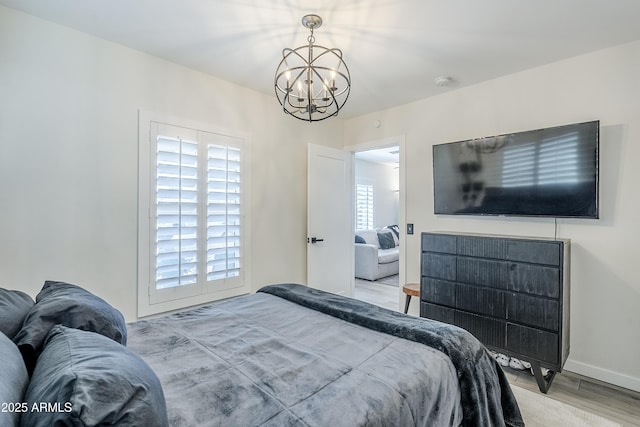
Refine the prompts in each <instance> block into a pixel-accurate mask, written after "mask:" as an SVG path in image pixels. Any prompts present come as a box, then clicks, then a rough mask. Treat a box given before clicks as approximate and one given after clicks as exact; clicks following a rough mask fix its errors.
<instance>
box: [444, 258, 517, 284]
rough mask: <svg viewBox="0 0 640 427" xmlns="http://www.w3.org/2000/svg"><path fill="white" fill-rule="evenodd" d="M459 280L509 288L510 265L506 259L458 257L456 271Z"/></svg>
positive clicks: (466, 282)
mask: <svg viewBox="0 0 640 427" xmlns="http://www.w3.org/2000/svg"><path fill="white" fill-rule="evenodd" d="M456 277H457V281H458V282H462V283H465V284H469V285H480V286H487V287H490V288H497V289H507V287H508V284H509V265H508V264H507V263H506V262H504V261H500V262H499V261H494V260H488V259H478V258H468V257H462V256H461V257H458V265H457V271H456Z"/></svg>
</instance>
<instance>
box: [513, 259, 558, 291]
mask: <svg viewBox="0 0 640 427" xmlns="http://www.w3.org/2000/svg"><path fill="white" fill-rule="evenodd" d="M508 276H509V279H508V280H509V290H512V291H518V292H523V293H527V294H535V295H541V296H545V297H549V298H558V297H559V296H560V283H561V281H562V277H561V276H560V269H558V268H556V267H544V266H541V265H531V264H520V263H510V264H509V274H508Z"/></svg>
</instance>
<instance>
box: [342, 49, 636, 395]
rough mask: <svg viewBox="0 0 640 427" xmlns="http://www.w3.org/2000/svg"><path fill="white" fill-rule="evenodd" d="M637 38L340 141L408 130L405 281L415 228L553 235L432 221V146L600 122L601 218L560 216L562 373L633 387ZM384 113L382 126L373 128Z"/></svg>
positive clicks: (363, 122) (414, 108)
mask: <svg viewBox="0 0 640 427" xmlns="http://www.w3.org/2000/svg"><path fill="white" fill-rule="evenodd" d="M639 75H640V41H639V42H635V43H631V44H626V45H622V46H618V47H615V48H611V49H607V50H603V51H599V52H595V53H592V54H588V55H584V56H580V57H576V58H572V59H568V60H564V61H560V62H557V63H553V64H550V65H547V66H543V67H539V68H536V69H531V70H528V71H525V72H521V73H517V74H513V75H509V76H505V77H502V78H499V79H496V80H493V81H489V82H485V83H482V84H478V85H474V86H471V87H467V88H460V89H458V90H452V91H450V92H447V93H444V94H442V95H439V96H436V97H433V98H430V99H425V100H422V101H419V102H416V103H412V104H408V105H404V106H401V107H397V108H394V109H389V110H385V111H380V112H378V113H374V114H370V115H366V116H362V117H358V118H355V119H352V120H348V121H346V123H345V134H344V141H345V144H346V145H349V146H350V145H355V144H358V143H361V142H364V141H369V140H376V139H382V138H384V137H388V136H392V135H398V134H405V138H406V146H405V149H406V169H405V172H406V183H407V184H406V186H407V188H406V219H407V222H410V223H411V222H412V223H414V224H415V230H416V234H414V235H413V236H407V253H406V256H407V280H408V281H417V280H418V279H419V274H420V273H419V271H420V270H419V269H420V259H419V239H420V232H421V231H427V230H452V231H467V232H479V233H498V234H510V235H527V236H540V237H553V236H554V220H553V219H530V218H480V217H464V218H459V217H451V216H435V215H434V214H433V196H432V194H433V183H432V167H431V164H432V158H431V147H432V145H433V144H437V143H444V142H452V141H457V140H464V139H470V138H476V137H482V136H490V135H497V134H503V133H508V132H517V131H524V130H529V129H537V128H542V127H548V126H555V125H562V124H568V123H575V122H582V121H589V120H600V125H601V128H600V139H601V145H600V207H601V209H600V219H599V220H576V219H558V237H561V238H569V239H571V241H572V248H571V250H572V254H571V353H570V355H569V360H568V361H567V364H566V366H565V368H566V369H568V370H571V371H575V372H578V373H582V374H585V375H588V376H592V377H595V378H599V379H602V380H605V381H609V382H611V383H614V384H618V385H620V386H623V387H627V388H631V389H635V390H640V363H638V355H640V262H639V260H638V253H639V251H638V244H639V242H640V223H639V222H638V219H637V218H638V212H640V190H639V187H638V185H640V184H639V183H640V167H638V159H640V102H639V101H638V100H639V99H640V80H639V79H638V76H639ZM376 120H380V122H381V123H382V126H380V128H374V127H373V126H371V123H374V122H375V121H376Z"/></svg>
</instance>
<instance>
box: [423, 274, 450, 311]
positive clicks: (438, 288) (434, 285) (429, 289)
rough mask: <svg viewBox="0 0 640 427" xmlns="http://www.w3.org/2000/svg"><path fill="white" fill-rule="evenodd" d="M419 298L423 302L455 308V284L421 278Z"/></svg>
mask: <svg viewBox="0 0 640 427" xmlns="http://www.w3.org/2000/svg"><path fill="white" fill-rule="evenodd" d="M420 298H421V299H422V300H423V301H425V302H430V303H435V304H442V305H448V306H449V307H455V305H456V284H455V283H452V282H447V281H445V280H439V279H432V278H429V277H423V278H422V286H421V289H420Z"/></svg>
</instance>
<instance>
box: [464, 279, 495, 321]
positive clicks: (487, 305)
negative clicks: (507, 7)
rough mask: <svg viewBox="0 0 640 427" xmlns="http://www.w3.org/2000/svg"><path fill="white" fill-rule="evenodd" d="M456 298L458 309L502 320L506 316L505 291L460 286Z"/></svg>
mask: <svg viewBox="0 0 640 427" xmlns="http://www.w3.org/2000/svg"><path fill="white" fill-rule="evenodd" d="M455 297H456V305H455V306H456V308H459V309H462V310H465V311H471V312H473V313H478V314H486V315H488V316H492V317H499V318H501V319H504V318H505V316H506V311H507V310H506V306H505V301H504V292H503V291H498V290H495V289H488V288H478V287H475V286H465V285H458V286H457V289H456V294H455Z"/></svg>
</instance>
